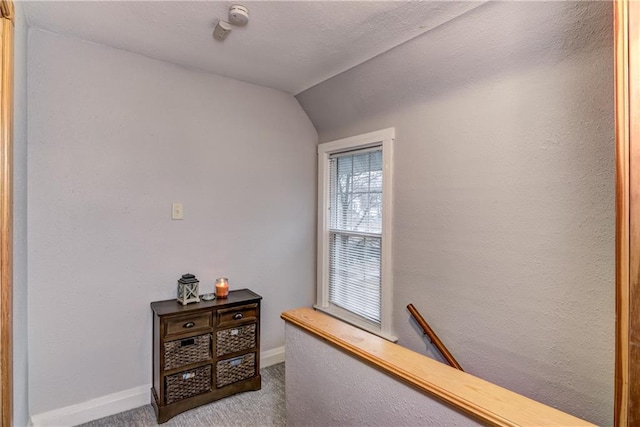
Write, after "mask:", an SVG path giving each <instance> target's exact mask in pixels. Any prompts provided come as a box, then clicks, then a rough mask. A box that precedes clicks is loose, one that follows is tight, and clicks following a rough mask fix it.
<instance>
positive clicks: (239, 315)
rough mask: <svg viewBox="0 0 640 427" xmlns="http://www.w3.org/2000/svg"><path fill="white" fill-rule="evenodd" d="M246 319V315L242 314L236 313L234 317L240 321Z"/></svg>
mask: <svg viewBox="0 0 640 427" xmlns="http://www.w3.org/2000/svg"><path fill="white" fill-rule="evenodd" d="M243 317H244V315H243V314H242V313H236V314H234V315H233V318H234V319H236V320H240V319H242V318H243Z"/></svg>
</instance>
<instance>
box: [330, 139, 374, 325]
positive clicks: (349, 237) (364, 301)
mask: <svg viewBox="0 0 640 427" xmlns="http://www.w3.org/2000/svg"><path fill="white" fill-rule="evenodd" d="M329 177H330V178H329V199H330V200H329V302H330V303H331V304H334V305H336V306H338V307H341V308H343V309H345V310H348V311H350V312H352V313H354V314H356V315H357V316H360V317H362V318H364V319H366V320H368V321H370V322H373V323H375V324H377V325H380V319H381V285H382V282H381V271H380V270H381V243H382V147H376V149H374V150H371V149H370V148H368V149H366V150H361V151H352V152H350V153H346V154H345V153H341V154H337V155H333V156H330V157H329Z"/></svg>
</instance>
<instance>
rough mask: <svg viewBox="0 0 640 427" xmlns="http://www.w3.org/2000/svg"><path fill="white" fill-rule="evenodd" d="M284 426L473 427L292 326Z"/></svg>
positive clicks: (456, 414) (439, 404) (288, 329)
mask: <svg viewBox="0 0 640 427" xmlns="http://www.w3.org/2000/svg"><path fill="white" fill-rule="evenodd" d="M285 334H286V346H287V363H286V364H285V369H286V373H285V378H286V381H285V396H286V407H287V425H288V426H451V427H452V426H475V425H481V424H479V423H477V422H476V421H475V420H473V419H471V418H468V417H467V416H466V415H463V414H462V413H459V412H457V411H456V410H455V409H453V408H451V407H449V406H447V405H445V404H444V403H442V402H440V401H438V400H435V399H432V398H430V397H429V396H427V395H425V394H424V393H421V392H419V391H417V390H416V389H414V388H412V387H408V386H407V385H406V384H404V383H402V382H400V381H398V380H396V379H395V378H393V377H391V376H389V375H387V374H385V373H383V372H381V371H379V370H377V369H375V368H373V367H371V366H369V365H367V364H366V363H362V362H361V361H360V360H358V359H356V358H354V357H352V356H350V355H348V354H346V353H344V352H342V351H340V350H338V349H336V348H334V347H333V346H331V345H327V343H326V342H325V341H323V340H321V339H319V338H317V337H315V336H313V335H311V334H308V333H307V332H305V331H303V330H301V329H299V328H297V327H295V326H293V325H290V324H286V325H285Z"/></svg>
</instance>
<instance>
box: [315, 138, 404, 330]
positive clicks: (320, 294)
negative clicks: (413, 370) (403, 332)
mask: <svg viewBox="0 0 640 427" xmlns="http://www.w3.org/2000/svg"><path fill="white" fill-rule="evenodd" d="M394 140H395V128H387V129H382V130H379V131H376V132H370V133H366V134H362V135H357V136H353V137H349V138H343V139H339V140H336V141H331V142H325V143H323V144H319V145H318V271H317V275H318V277H317V300H316V304H315V305H314V308H316V309H317V310H320V311H322V312H325V313H327V314H329V315H331V316H333V317H336V318H338V319H341V320H343V321H345V322H347V323H350V324H352V325H354V326H357V327H359V328H361V329H364V330H366V331H368V332H371V333H373V334H376V335H378V336H381V337H382V338H385V339H387V340H389V341H393V342H396V341H397V340H398V339H397V338H396V337H395V336H394V335H393V333H392V321H393V319H392V314H393V313H392V308H393V307H392V306H393V276H392V264H391V263H392V256H391V231H392V229H391V227H392V218H393V212H392V201H393V198H392V191H393V141H394ZM375 146H382V167H383V169H382V170H383V172H382V241H381V250H382V253H381V260H380V262H381V266H380V268H381V288H382V289H381V301H380V303H381V317H380V326H378V325H376V324H375V323H372V322H368V321H366V320H365V319H363V318H361V317H360V316H357V315H355V314H353V313H351V312H350V311H348V310H345V309H343V308H341V307H337V306H335V305H332V304H330V303H329V157H330V156H331V155H332V154H336V153H341V152H345V151H350V150H359V149H366V148H369V147H375Z"/></svg>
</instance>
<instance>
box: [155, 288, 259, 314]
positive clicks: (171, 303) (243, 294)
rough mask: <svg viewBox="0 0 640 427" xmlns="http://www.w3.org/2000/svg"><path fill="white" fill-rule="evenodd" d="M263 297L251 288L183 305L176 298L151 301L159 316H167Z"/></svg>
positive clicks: (256, 299) (221, 306)
mask: <svg viewBox="0 0 640 427" xmlns="http://www.w3.org/2000/svg"><path fill="white" fill-rule="evenodd" d="M261 299H262V297H261V296H260V295H258V294H256V293H255V292H253V291H250V290H249V289H237V290H233V291H229V296H228V297H227V298H224V299H218V298H216V299H214V300H213V301H204V300H202V299H201V300H200V302H194V303H191V304H187V305H182V304H181V303H179V302H178V301H177V300H176V299H175V298H174V299H168V300H164V301H154V302H152V303H151V309H152V310H153V312H154V313H156V314H157V315H158V316H165V315H167V314H180V313H189V312H192V311H197V310H204V309H209V308H224V307H226V306H230V305H233V304H242V303H247V302H251V301H259V300H261Z"/></svg>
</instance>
